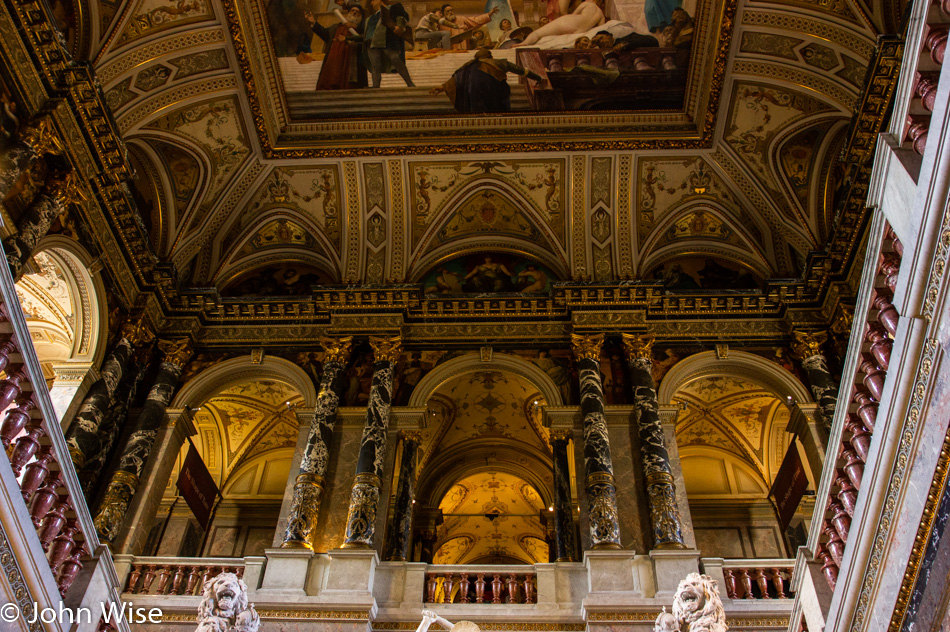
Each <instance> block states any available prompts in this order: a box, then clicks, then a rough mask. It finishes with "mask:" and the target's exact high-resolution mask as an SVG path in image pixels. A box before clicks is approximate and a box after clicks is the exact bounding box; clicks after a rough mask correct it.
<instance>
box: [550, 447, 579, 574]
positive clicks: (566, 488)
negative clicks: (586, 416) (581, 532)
mask: <svg viewBox="0 0 950 632" xmlns="http://www.w3.org/2000/svg"><path fill="white" fill-rule="evenodd" d="M570 441H571V433H570V432H569V431H566V430H558V431H555V432H552V433H551V447H552V448H553V449H554V533H555V556H554V561H555V562H573V561H574V556H575V555H576V554H577V546H576V545H575V544H574V514H573V512H572V511H571V509H572V507H571V481H570V472H571V470H570V465H569V463H568V458H567V447H568V444H569V443H570Z"/></svg>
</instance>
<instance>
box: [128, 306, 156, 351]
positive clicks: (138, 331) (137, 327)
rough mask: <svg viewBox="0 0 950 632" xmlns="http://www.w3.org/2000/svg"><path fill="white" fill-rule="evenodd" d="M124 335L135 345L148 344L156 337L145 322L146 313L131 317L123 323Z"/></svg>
mask: <svg viewBox="0 0 950 632" xmlns="http://www.w3.org/2000/svg"><path fill="white" fill-rule="evenodd" d="M122 337H123V338H125V339H126V340H128V341H129V343H130V344H131V345H132V346H133V347H138V346H140V345H144V344H148V343H150V342H151V341H152V340H154V339H155V334H154V333H153V332H152V330H151V329H149V326H148V325H147V324H146V322H145V314H139V315H138V316H137V317H135V318H132V319H129V320H128V321H126V322H125V324H124V325H122Z"/></svg>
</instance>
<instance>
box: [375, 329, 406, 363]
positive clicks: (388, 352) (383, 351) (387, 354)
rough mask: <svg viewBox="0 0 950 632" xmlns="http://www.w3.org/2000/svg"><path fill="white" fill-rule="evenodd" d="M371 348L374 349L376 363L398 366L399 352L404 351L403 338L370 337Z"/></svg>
mask: <svg viewBox="0 0 950 632" xmlns="http://www.w3.org/2000/svg"><path fill="white" fill-rule="evenodd" d="M369 346H371V347H372V348H373V358H374V360H375V361H376V362H389V363H390V364H396V360H397V359H398V358H399V352H400V351H401V350H402V338H400V337H399V336H393V337H392V338H379V337H376V336H370V338H369Z"/></svg>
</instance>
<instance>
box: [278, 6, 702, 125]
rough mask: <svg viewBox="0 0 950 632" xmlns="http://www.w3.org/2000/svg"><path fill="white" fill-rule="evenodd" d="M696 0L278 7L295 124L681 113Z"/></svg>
mask: <svg viewBox="0 0 950 632" xmlns="http://www.w3.org/2000/svg"><path fill="white" fill-rule="evenodd" d="M702 8H703V7H702V6H699V7H698V6H697V0H487V1H486V0H460V1H459V2H456V3H455V4H448V3H444V2H443V0H438V1H430V2H411V3H410V2H398V1H395V0H392V1H389V0H366V2H365V3H360V2H359V1H358V0H277V1H273V2H269V3H266V15H267V23H268V27H269V29H270V34H271V41H272V43H273V47H274V54H275V56H276V58H277V61H278V64H279V67H280V72H281V77H282V79H283V84H284V88H285V90H286V91H287V97H288V104H289V106H290V109H291V115H292V116H293V117H294V118H295V119H325V118H350V117H353V116H383V115H385V116H392V115H417V116H418V115H433V114H457V113H485V112H492V113H496V112H498V113H504V112H519V111H523V112H527V111H549V112H559V111H572V110H655V109H676V108H679V107H682V104H683V95H684V90H685V86H686V80H687V72H688V69H689V61H690V52H691V47H692V43H693V32H694V24H695V18H696V17H697V12H698V11H700V10H702Z"/></svg>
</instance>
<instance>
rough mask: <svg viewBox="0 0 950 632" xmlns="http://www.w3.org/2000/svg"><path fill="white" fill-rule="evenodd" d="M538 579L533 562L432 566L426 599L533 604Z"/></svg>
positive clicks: (426, 588)
mask: <svg viewBox="0 0 950 632" xmlns="http://www.w3.org/2000/svg"><path fill="white" fill-rule="evenodd" d="M537 594H538V583H537V576H536V574H535V572H534V568H533V567H531V566H507V567H506V566H472V567H448V566H446V567H441V568H440V567H438V566H431V567H430V570H429V571H428V572H427V573H426V583H425V594H424V595H423V597H422V599H423V601H424V602H426V603H479V604H480V603H494V604H500V603H505V604H516V603H520V604H533V603H536V602H537Z"/></svg>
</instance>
